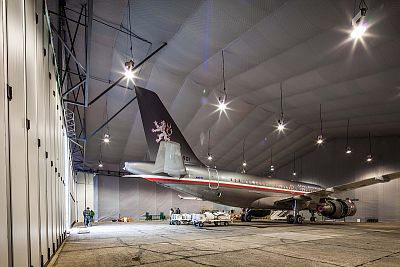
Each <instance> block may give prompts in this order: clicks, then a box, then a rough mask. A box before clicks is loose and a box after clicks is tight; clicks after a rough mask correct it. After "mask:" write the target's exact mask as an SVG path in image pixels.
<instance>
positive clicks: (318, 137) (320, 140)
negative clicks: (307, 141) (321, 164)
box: [317, 104, 324, 146]
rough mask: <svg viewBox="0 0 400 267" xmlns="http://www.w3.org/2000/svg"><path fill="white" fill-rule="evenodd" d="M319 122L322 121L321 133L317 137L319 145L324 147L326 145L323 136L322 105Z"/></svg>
mask: <svg viewBox="0 0 400 267" xmlns="http://www.w3.org/2000/svg"><path fill="white" fill-rule="evenodd" d="M319 121H320V133H319V135H318V136H317V145H319V146H320V145H322V144H323V143H324V135H323V134H322V105H321V104H319Z"/></svg>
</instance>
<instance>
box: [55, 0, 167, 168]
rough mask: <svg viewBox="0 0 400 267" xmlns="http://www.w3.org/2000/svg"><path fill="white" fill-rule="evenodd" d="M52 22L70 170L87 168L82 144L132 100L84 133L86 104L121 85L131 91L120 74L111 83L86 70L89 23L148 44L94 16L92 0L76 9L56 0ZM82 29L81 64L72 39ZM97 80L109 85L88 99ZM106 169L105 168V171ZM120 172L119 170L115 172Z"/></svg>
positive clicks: (89, 59)
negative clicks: (121, 83) (69, 150)
mask: <svg viewBox="0 0 400 267" xmlns="http://www.w3.org/2000/svg"><path fill="white" fill-rule="evenodd" d="M48 13H49V14H50V15H51V16H52V18H53V20H52V21H57V22H58V25H54V24H52V23H51V25H50V27H51V31H52V34H53V36H54V38H55V37H57V40H58V46H57V47H58V49H57V54H58V60H57V61H58V62H59V64H58V76H59V77H58V79H59V81H60V88H61V92H60V93H61V95H62V101H63V104H64V106H65V112H64V118H65V125H66V127H67V129H66V130H67V136H68V138H69V140H70V147H71V154H72V158H73V167H74V170H79V171H90V172H92V171H93V170H92V168H90V166H88V165H87V164H86V144H87V142H88V140H89V139H90V138H91V137H93V136H94V135H95V134H96V133H98V132H99V131H100V130H101V129H102V128H104V127H105V126H107V125H108V124H109V123H110V122H111V121H112V120H113V119H114V118H115V117H116V116H117V115H118V114H119V113H120V112H122V111H123V110H124V109H125V108H126V107H127V106H129V105H130V104H131V103H132V102H133V101H134V100H135V99H136V97H134V98H133V99H131V100H130V101H129V102H128V103H126V104H125V105H124V106H123V107H122V108H121V109H120V110H119V111H117V112H116V113H115V114H114V115H112V116H111V117H110V119H108V120H107V121H106V122H104V123H103V124H102V125H101V126H99V127H98V128H97V129H96V130H95V131H93V132H92V133H90V134H88V132H87V128H86V119H85V118H86V116H85V115H86V112H87V109H88V108H90V106H91V105H92V104H93V103H94V102H96V101H97V100H98V99H100V98H101V97H102V96H103V95H104V94H106V93H107V92H108V91H110V90H111V89H112V88H114V87H122V88H126V89H130V90H133V88H129V87H127V86H123V85H120V84H119V83H120V82H121V81H122V80H123V78H124V76H121V77H120V78H118V79H117V80H116V81H114V82H112V81H109V80H107V79H102V78H99V77H94V76H92V75H91V71H90V62H91V58H90V54H91V53H90V52H91V39H92V24H93V22H95V23H99V24H101V25H102V26H104V27H109V28H111V29H114V30H116V31H119V32H121V33H124V34H127V35H128V36H131V37H132V38H136V39H138V40H141V41H143V42H145V43H148V44H149V45H152V43H151V42H150V41H148V40H146V39H144V38H142V37H140V36H138V35H136V34H134V33H133V32H131V31H130V30H128V29H126V28H125V27H123V26H122V25H119V26H117V25H113V24H111V23H109V22H106V21H105V20H103V19H100V18H97V17H94V15H93V0H87V1H86V3H85V4H83V5H82V6H81V8H80V10H79V11H77V10H74V9H71V8H68V7H66V3H65V1H60V4H59V10H58V12H56V11H53V10H49V11H48ZM82 30H83V31H84V36H85V42H84V43H85V47H84V51H85V58H84V60H85V62H84V64H82V63H81V62H80V61H79V60H78V58H77V55H76V51H77V48H76V46H75V45H76V40H77V36H78V32H79V31H82ZM166 45H167V44H166V43H164V44H162V45H161V46H160V47H159V48H158V49H156V50H155V51H154V52H152V53H151V54H150V55H148V56H147V57H146V58H145V59H144V60H143V61H141V62H140V63H139V64H138V65H136V66H135V67H134V68H133V70H134V69H136V68H138V67H140V66H141V65H142V64H144V63H145V62H146V61H147V60H149V59H150V58H151V57H152V56H154V55H155V54H156V53H158V52H159V51H160V50H161V49H162V48H164V47H165V46H166ZM92 79H93V80H97V81H101V82H104V83H108V84H109V86H108V87H107V88H106V89H105V90H104V91H103V92H102V93H100V94H99V95H98V96H96V97H95V98H94V99H92V100H91V101H89V90H90V80H92ZM107 172H109V171H107ZM119 174H121V173H119Z"/></svg>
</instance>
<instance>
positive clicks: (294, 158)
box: [293, 152, 296, 176]
mask: <svg viewBox="0 0 400 267" xmlns="http://www.w3.org/2000/svg"><path fill="white" fill-rule="evenodd" d="M293 176H296V152H294V153H293Z"/></svg>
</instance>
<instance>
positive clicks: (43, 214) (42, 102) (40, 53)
mask: <svg viewBox="0 0 400 267" xmlns="http://www.w3.org/2000/svg"><path fill="white" fill-rule="evenodd" d="M42 3H43V2H42V1H36V12H37V13H38V23H37V25H36V29H37V31H36V32H37V38H36V42H37V46H36V60H37V67H36V71H37V72H36V75H37V80H36V83H37V89H38V90H37V92H38V100H37V102H38V118H39V119H38V126H37V127H38V138H39V139H40V147H39V178H40V179H39V183H40V195H39V198H40V222H41V225H40V226H41V227H40V235H41V238H40V240H41V242H40V243H41V257H42V258H43V262H45V261H46V260H47V259H48V257H49V256H48V249H47V248H48V231H47V212H48V209H47V176H46V175H47V159H46V94H47V91H46V89H45V88H46V87H45V79H44V75H45V74H44V61H45V57H44V50H43V49H44V48H45V44H44V42H43V41H44V40H43V14H42V10H43V6H42ZM46 49H47V48H46ZM46 60H47V59H46Z"/></svg>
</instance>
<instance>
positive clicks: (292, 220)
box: [286, 214, 303, 224]
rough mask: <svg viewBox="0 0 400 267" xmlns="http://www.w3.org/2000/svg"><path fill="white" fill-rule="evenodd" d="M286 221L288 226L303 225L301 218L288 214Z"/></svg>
mask: <svg viewBox="0 0 400 267" xmlns="http://www.w3.org/2000/svg"><path fill="white" fill-rule="evenodd" d="M286 221H287V223H288V224H302V223H303V216H301V215H300V214H297V215H296V216H294V215H292V214H289V215H288V216H287V217H286Z"/></svg>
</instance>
